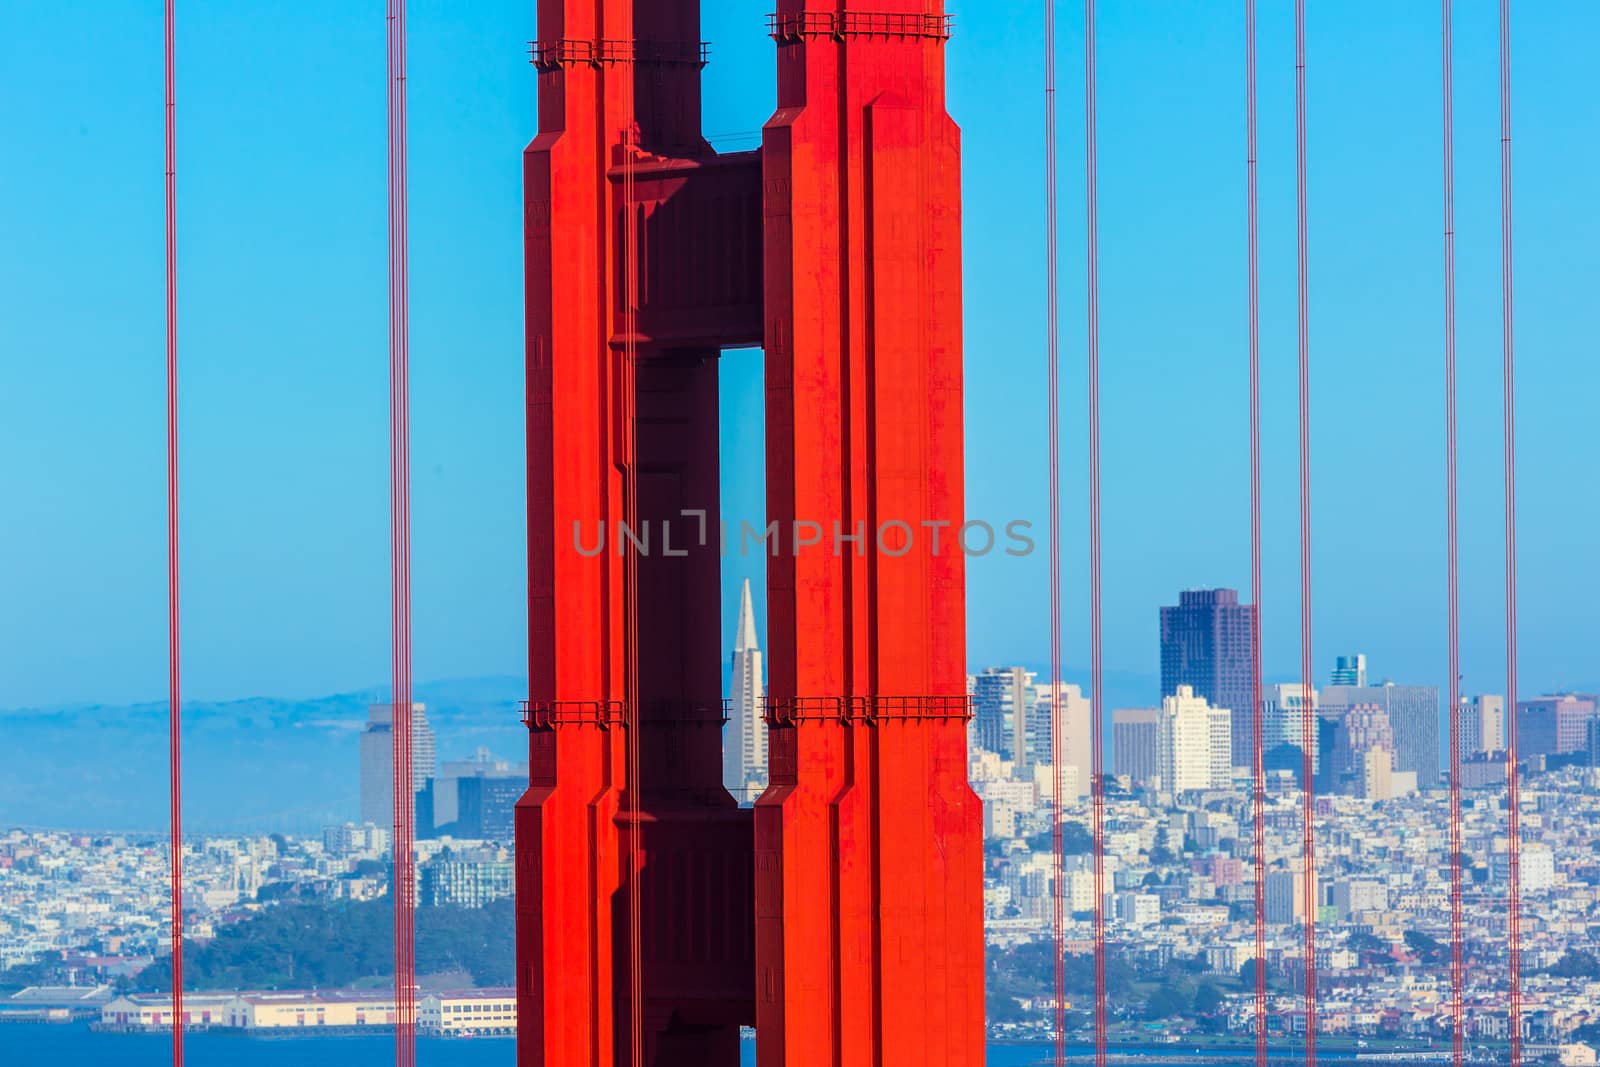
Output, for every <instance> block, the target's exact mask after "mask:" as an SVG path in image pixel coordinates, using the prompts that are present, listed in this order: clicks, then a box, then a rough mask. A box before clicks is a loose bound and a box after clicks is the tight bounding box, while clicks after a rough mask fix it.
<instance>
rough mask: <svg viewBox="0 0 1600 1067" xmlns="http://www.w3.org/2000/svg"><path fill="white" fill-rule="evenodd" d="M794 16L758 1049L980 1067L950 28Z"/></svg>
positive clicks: (772, 370)
mask: <svg viewBox="0 0 1600 1067" xmlns="http://www.w3.org/2000/svg"><path fill="white" fill-rule="evenodd" d="M777 7H778V10H777V13H776V14H775V15H774V17H773V20H772V27H771V28H772V33H773V36H774V38H775V39H776V41H777V46H778V110H777V112H776V114H775V115H774V116H773V117H772V119H771V120H770V121H769V122H768V124H767V127H766V131H765V137H764V142H763V150H762V154H763V170H764V175H765V185H764V188H765V195H766V204H765V210H766V236H765V249H766V271H765V284H766V307H765V318H766V359H767V450H768V451H767V482H768V489H767V491H768V518H769V519H774V520H777V521H778V523H779V527H780V529H781V530H787V531H791V540H790V541H789V542H788V543H786V544H785V545H784V546H783V551H780V552H779V553H778V554H777V556H776V558H774V559H773V560H772V561H771V562H770V564H769V571H768V574H769V601H768V605H769V606H768V612H769V615H768V645H769V653H768V662H769V663H770V665H771V666H770V669H771V680H770V692H769V699H768V708H769V709H770V710H769V722H770V724H771V725H770V733H769V744H770V748H771V764H772V765H771V768H770V777H771V782H772V785H771V787H770V788H769V789H768V791H767V792H766V794H765V795H764V796H763V797H762V798H761V800H760V801H759V802H758V803H757V808H756V863H757V872H756V901H757V918H756V953H757V955H756V961H757V1014H758V1022H757V1042H758V1048H759V1052H758V1059H759V1062H760V1063H761V1064H762V1067H770V1065H787V1067H814V1065H832V1067H867V1065H873V1067H881V1065H885V1064H906V1065H913V1064H915V1065H918V1067H975V1065H978V1064H981V1063H982V1062H983V1060H984V1051H983V1036H984V1024H983V1013H984V1004H983V929H982V917H983V910H982V899H981V898H982V827H981V815H980V809H979V807H978V804H977V802H976V798H975V797H974V796H973V795H972V792H971V790H970V789H969V787H968V785H967V768H966V725H967V699H966V665H965V663H966V635H965V567H964V560H963V556H962V552H961V550H960V548H959V547H958V545H957V543H956V537H957V533H958V531H959V530H960V529H961V526H962V523H963V481H962V479H963V474H962V472H963V458H962V434H963V426H962V334H961V302H962V294H961V206H960V205H961V199H960V172H961V160H960V143H959V132H958V130H957V129H956V127H955V125H954V123H953V122H952V121H951V119H950V118H949V116H948V114H947V112H946V110H945V76H944V65H945V62H944V61H945V55H944V53H945V43H946V40H947V38H948V30H949V24H948V20H947V19H946V18H945V16H944V13H943V3H942V0H843V2H840V0H779V2H778V4H777ZM808 523H818V524H820V525H821V526H822V527H823V528H822V529H821V530H820V531H818V530H816V529H815V528H813V527H810V526H808V525H807V524H808ZM796 524H798V526H797V525H796ZM855 537H860V538H862V539H861V540H846V539H845V538H855ZM973 537H974V538H975V539H976V540H978V541H979V542H981V540H982V536H981V534H979V533H974V534H973ZM811 540H815V541H816V542H817V543H815V544H810V545H807V544H806V543H805V542H806V541H811Z"/></svg>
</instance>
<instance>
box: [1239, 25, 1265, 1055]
mask: <svg viewBox="0 0 1600 1067" xmlns="http://www.w3.org/2000/svg"><path fill="white" fill-rule="evenodd" d="M1244 10H1245V95H1246V98H1247V111H1248V118H1247V119H1246V126H1247V139H1248V141H1249V146H1248V161H1247V163H1246V168H1247V171H1248V175H1247V190H1246V200H1247V202H1248V203H1247V207H1246V215H1247V216H1248V217H1247V222H1246V231H1247V233H1246V242H1247V245H1248V247H1247V250H1246V255H1247V258H1248V260H1249V290H1250V591H1251V595H1252V598H1253V599H1254V600H1255V631H1254V634H1253V635H1252V636H1253V637H1254V640H1253V641H1252V650H1251V657H1250V658H1251V662H1250V683H1251V686H1250V691H1251V696H1252V706H1251V715H1250V723H1251V726H1252V730H1253V733H1254V746H1253V748H1252V753H1253V759H1252V770H1253V771H1254V773H1253V775H1252V777H1251V782H1252V789H1251V797H1252V801H1253V804H1252V806H1253V809H1254V816H1255V867H1256V923H1255V927H1256V929H1255V933H1256V963H1255V1010H1256V1067H1266V1064H1267V970H1266V960H1267V893H1266V865H1267V860H1266V856H1267V822H1266V791H1267V790H1266V762H1265V754H1264V739H1263V737H1262V722H1261V677H1262V671H1261V642H1262V639H1263V638H1262V627H1261V619H1262V613H1261V257H1260V205H1261V200H1260V185H1259V184H1258V180H1257V169H1256V3H1255V0H1245V5H1244Z"/></svg>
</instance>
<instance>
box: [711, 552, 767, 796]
mask: <svg viewBox="0 0 1600 1067" xmlns="http://www.w3.org/2000/svg"><path fill="white" fill-rule="evenodd" d="M734 635H735V636H734V641H733V683H732V686H731V688H730V697H731V703H730V707H729V711H728V729H727V732H726V733H725V734H724V736H723V739H722V784H723V785H724V786H725V787H726V788H727V790H728V792H730V793H732V794H733V796H734V799H735V800H737V801H738V802H739V803H740V804H754V803H755V801H756V797H758V796H760V795H761V791H762V790H764V789H765V788H766V787H767V723H766V719H765V718H764V717H763V710H764V709H763V696H764V694H765V690H764V688H763V686H762V678H761V646H760V644H759V642H758V641H757V640H756V613H755V609H754V607H752V605H751V602H750V580H749V579H748V578H746V579H745V582H744V591H743V593H742V594H741V596H740V599H739V621H738V624H737V626H736V627H735V629H734Z"/></svg>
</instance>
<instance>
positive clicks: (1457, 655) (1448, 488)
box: [1424, 0, 1466, 1067]
mask: <svg viewBox="0 0 1600 1067" xmlns="http://www.w3.org/2000/svg"><path fill="white" fill-rule="evenodd" d="M1442 7H1443V33H1442V37H1443V44H1444V62H1443V71H1444V391H1445V410H1444V426H1445V512H1446V515H1445V612H1446V616H1447V618H1446V624H1447V626H1448V629H1449V650H1450V651H1449V660H1450V664H1449V665H1450V685H1449V692H1450V1015H1451V1020H1452V1027H1451V1045H1450V1047H1451V1061H1452V1062H1453V1063H1454V1064H1455V1067H1461V1064H1462V1062H1463V1058H1464V1056H1465V1051H1466V1050H1465V1045H1464V1038H1465V1033H1464V1024H1465V1008H1464V1004H1463V997H1464V995H1465V985H1466V972H1465V952H1466V946H1465V945H1464V944H1463V940H1462V938H1463V933H1464V931H1463V925H1462V918H1461V906H1462V901H1461V895H1462V889H1461V582H1460V566H1459V545H1460V534H1459V531H1460V525H1459V514H1460V509H1459V500H1460V497H1459V495H1458V487H1457V478H1456V473H1457V462H1456V460H1457V448H1456V161H1455V77H1454V73H1453V66H1454V46H1453V42H1452V32H1451V22H1452V9H1453V7H1454V0H1443V3H1442ZM1424 769H1426V768H1424Z"/></svg>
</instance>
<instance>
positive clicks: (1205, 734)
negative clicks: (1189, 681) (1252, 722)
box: [1157, 685, 1233, 793]
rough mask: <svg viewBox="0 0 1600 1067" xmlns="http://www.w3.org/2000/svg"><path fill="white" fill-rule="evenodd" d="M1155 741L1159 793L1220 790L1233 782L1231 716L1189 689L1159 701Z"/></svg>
mask: <svg viewBox="0 0 1600 1067" xmlns="http://www.w3.org/2000/svg"><path fill="white" fill-rule="evenodd" d="M1157 739H1158V744H1159V749H1158V758H1159V760H1160V763H1161V791H1162V792H1164V793H1187V792H1191V791H1194V790H1202V789H1223V788H1226V787H1227V786H1228V785H1229V784H1230V783H1231V782H1232V781H1233V759H1232V753H1233V714H1232V712H1230V711H1229V710H1228V709H1227V708H1214V707H1212V706H1211V705H1210V704H1209V703H1207V701H1206V699H1205V697H1202V696H1197V695H1196V694H1195V691H1194V690H1193V689H1192V688H1191V687H1189V686H1187V685H1180V686H1179V687H1178V691H1177V693H1176V694H1174V695H1173V696H1169V697H1165V698H1163V699H1162V701H1161V715H1160V719H1159V726H1158V730H1157Z"/></svg>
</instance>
